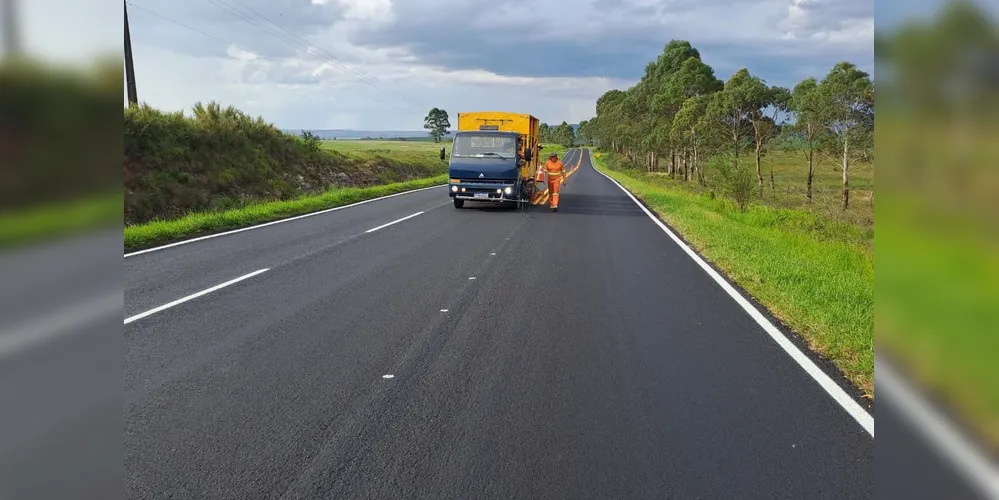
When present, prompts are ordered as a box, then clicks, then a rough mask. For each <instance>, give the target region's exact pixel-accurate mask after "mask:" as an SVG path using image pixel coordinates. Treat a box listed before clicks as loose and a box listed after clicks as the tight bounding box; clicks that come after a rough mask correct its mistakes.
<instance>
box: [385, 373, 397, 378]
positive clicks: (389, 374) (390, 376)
mask: <svg viewBox="0 0 999 500" xmlns="http://www.w3.org/2000/svg"><path fill="white" fill-rule="evenodd" d="M382 378H384V379H389V378H395V375H392V374H391V373H386V374H385V375H382Z"/></svg>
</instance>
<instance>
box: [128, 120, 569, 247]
mask: <svg viewBox="0 0 999 500" xmlns="http://www.w3.org/2000/svg"><path fill="white" fill-rule="evenodd" d="M320 146H321V147H322V148H323V149H325V150H328V151H330V152H334V153H337V154H340V155H343V156H346V157H348V158H350V159H351V160H353V163H361V164H363V163H364V162H366V161H375V160H378V161H384V159H386V158H388V159H391V160H392V161H393V162H394V163H397V164H402V165H422V166H435V167H437V168H440V165H441V161H440V157H439V151H440V148H441V146H444V147H448V148H450V143H446V142H445V143H433V142H428V141H388V140H386V141H378V140H325V141H322V143H321V145H320ZM565 149H566V148H564V147H561V146H548V147H546V148H545V150H544V152H548V151H552V150H555V151H558V152H560V153H564V152H565ZM445 183H447V175H446V174H445V175H438V176H433V177H425V178H420V179H415V180H410V181H406V182H395V183H386V184H382V185H377V186H370V187H363V188H339V189H333V190H330V191H327V192H325V193H322V194H318V195H312V196H302V197H298V198H295V199H291V200H285V201H271V202H262V203H261V202H253V201H251V202H249V203H246V204H244V205H242V206H234V207H224V208H221V209H215V210H203V211H195V212H192V213H189V214H187V215H184V216H181V217H178V218H173V219H160V220H153V221H150V222H145V223H140V224H130V225H127V226H125V230H124V232H125V251H126V252H133V251H136V250H142V249H144V248H150V247H154V246H157V245H163V244H166V243H170V242H174V241H178V240H182V239H186V238H192V237H197V236H201V235H205V234H211V233H217V232H222V231H228V230H232V229H238V228H241V227H246V226H251V225H254V224H260V223H264V222H270V221H274V220H278V219H282V218H286V217H292V216H295V215H302V214H306V213H310V212H315V211H318V210H324V209H327V208H333V207H337V206H343V205H348V204H350V203H355V202H358V201H363V200H367V199H371V198H377V197H380V196H385V195H389V194H394V193H400V192H403V191H408V190H412V189H419V188H423V187H429V186H433V185H437V184H445ZM118 207H119V208H120V204H119V205H118Z"/></svg>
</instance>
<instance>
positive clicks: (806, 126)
mask: <svg viewBox="0 0 999 500" xmlns="http://www.w3.org/2000/svg"><path fill="white" fill-rule="evenodd" d="M818 88H819V84H818V82H817V81H816V80H815V78H806V79H804V80H802V81H801V82H799V83H798V84H797V85H795V86H794V91H792V93H791V99H790V100H789V101H788V109H789V110H790V111H791V112H792V113H794V117H795V123H794V125H792V126H791V127H789V130H790V131H791V132H792V133H794V134H795V135H797V136H799V137H801V138H802V140H803V141H804V143H805V149H804V151H803V153H804V154H805V159H806V160H807V161H808V180H807V183H806V188H805V196H806V198H807V199H808V202H809V203H811V202H812V180H813V179H814V178H815V151H816V149H817V148H818V146H819V141H820V140H821V138H822V135H823V133H824V132H825V129H824V128H823V126H822V115H821V112H822V96H821V95H820V94H819V92H818Z"/></svg>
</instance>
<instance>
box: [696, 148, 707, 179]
mask: <svg viewBox="0 0 999 500" xmlns="http://www.w3.org/2000/svg"><path fill="white" fill-rule="evenodd" d="M694 168H695V169H697V181H698V182H700V183H701V187H704V186H705V185H706V183H705V182H704V170H702V169H701V166H700V164H698V162H697V146H694Z"/></svg>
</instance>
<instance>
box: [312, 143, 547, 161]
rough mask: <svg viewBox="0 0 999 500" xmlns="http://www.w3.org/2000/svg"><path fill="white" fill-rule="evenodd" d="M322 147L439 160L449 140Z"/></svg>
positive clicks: (363, 154)
mask: <svg viewBox="0 0 999 500" xmlns="http://www.w3.org/2000/svg"><path fill="white" fill-rule="evenodd" d="M542 146H544V150H543V151H542V152H541V153H542V155H547V154H548V153H550V152H552V151H555V152H557V153H559V154H563V153H565V151H566V147H565V146H560V145H558V144H542ZM322 147H323V148H324V149H328V150H330V151H337V152H340V153H343V154H348V155H353V156H357V157H362V158H363V157H373V156H376V155H384V156H390V157H392V158H397V159H400V160H407V159H408V160H411V161H417V162H425V161H440V156H439V154H440V149H441V148H442V147H443V148H445V150H446V152H447V154H448V156H450V154H451V143H450V142H440V143H435V142H430V141H378V140H335V141H332V140H325V141H323V142H322Z"/></svg>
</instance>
